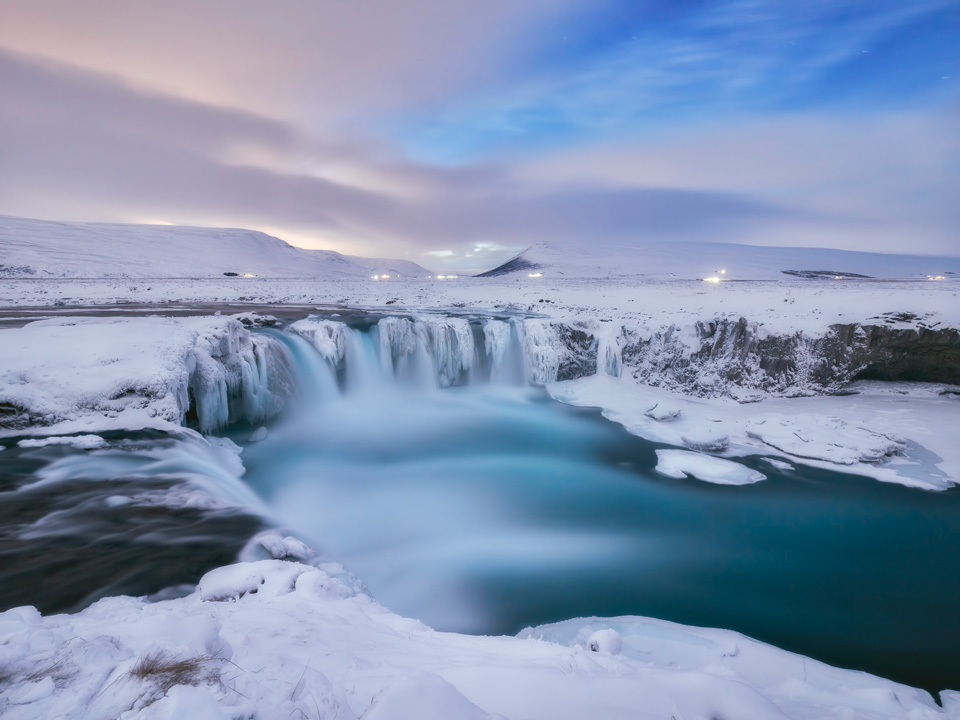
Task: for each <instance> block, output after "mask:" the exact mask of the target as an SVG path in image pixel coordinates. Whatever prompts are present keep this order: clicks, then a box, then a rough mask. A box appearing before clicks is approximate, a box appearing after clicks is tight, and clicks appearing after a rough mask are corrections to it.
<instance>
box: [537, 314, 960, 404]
mask: <svg viewBox="0 0 960 720" xmlns="http://www.w3.org/2000/svg"><path fill="white" fill-rule="evenodd" d="M554 327H555V329H556V331H557V332H558V334H560V337H561V338H562V340H563V345H564V347H565V348H566V350H567V356H565V357H564V358H563V359H562V360H561V363H560V368H561V370H560V372H558V374H557V379H558V380H565V379H570V378H575V377H582V376H584V375H590V374H593V373H594V372H596V339H595V338H593V341H592V342H589V341H588V339H587V337H592V335H591V333H589V332H588V331H584V330H577V329H574V328H570V327H567V326H563V325H559V324H558V325H555V326H554ZM621 352H622V362H623V367H624V372H625V373H630V374H631V375H632V376H633V377H634V378H635V379H637V380H640V381H641V382H644V383H646V384H648V385H653V386H658V387H664V388H667V389H670V390H675V391H679V392H683V393H687V394H694V395H700V396H718V395H729V396H731V397H734V398H737V399H739V400H744V401H745V400H750V399H751V392H753V393H754V394H755V393H756V392H757V391H760V392H763V393H770V394H774V395H780V396H787V397H793V396H801V395H816V394H823V393H827V394H835V393H838V392H841V391H842V388H843V386H844V385H845V384H846V383H848V382H850V381H851V380H855V379H876V380H909V381H922V382H942V383H948V384H960V331H958V330H955V329H951V328H947V329H932V328H922V327H921V328H918V329H906V330H904V329H893V328H889V327H886V326H883V325H862V324H859V323H850V324H838V325H832V326H830V328H829V330H828V331H827V332H826V333H825V334H824V335H822V336H819V337H808V336H807V335H804V334H803V333H794V334H791V335H770V334H767V333H766V332H765V331H764V330H763V328H762V327H760V326H758V325H757V324H756V323H751V322H748V321H747V319H746V318H740V319H738V320H735V321H734V320H725V319H718V320H713V321H710V322H699V323H697V324H696V325H695V326H693V327H692V328H691V327H687V328H681V327H677V326H675V325H671V326H669V327H665V328H662V329H660V330H658V331H656V332H654V333H653V334H651V335H646V336H644V335H642V334H641V333H640V332H639V331H637V330H635V329H631V328H629V327H626V326H625V327H623V328H622V351H621Z"/></svg>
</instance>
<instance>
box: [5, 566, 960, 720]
mask: <svg viewBox="0 0 960 720" xmlns="http://www.w3.org/2000/svg"><path fill="white" fill-rule="evenodd" d="M338 573H339V569H338V568H337V567H336V566H325V565H320V566H312V565H305V564H300V563H294V562H285V561H279V560H263V561H259V562H253V563H240V564H237V565H232V566H228V567H225V568H219V569H217V570H214V571H212V572H210V573H208V574H207V575H206V576H204V578H203V579H202V580H201V582H200V584H199V587H198V589H197V590H196V591H195V592H194V593H193V594H191V595H189V596H187V597H183V598H178V599H173V600H164V601H160V602H156V603H149V602H146V601H145V600H144V599H137V598H128V597H117V598H106V599H104V600H101V601H100V602H98V603H96V604H95V605H93V606H91V607H89V608H88V609H86V610H84V611H82V612H80V613H77V614H74V615H54V616H50V617H41V616H40V615H39V614H38V613H37V612H36V611H35V610H33V609H32V608H15V609H13V610H9V611H7V612H4V613H0V665H2V667H3V668H4V672H5V673H6V675H7V677H8V680H7V682H5V683H4V684H3V685H2V686H0V713H2V714H3V716H4V718H5V719H9V720H26V719H27V718H29V719H30V720H33V718H38V717H58V718H64V719H65V720H74V719H78V718H91V719H92V718H111V717H120V718H123V719H124V720H134V719H135V718H136V719H137V720H143V719H147V718H159V717H203V718H206V717H210V718H236V717H252V716H255V717H257V718H259V719H260V720H281V719H286V718H290V717H312V718H320V719H322V720H333V719H334V718H339V719H341V720H343V719H353V720H357V719H359V718H379V719H380V720H409V718H412V717H424V718H434V717H443V718H478V719H480V718H483V719H485V720H489V719H490V718H527V719H529V720H537V719H540V718H543V719H545V720H546V719H549V720H556V719H557V718H597V717H602V718H605V719H609V720H617V719H618V718H630V719H631V720H647V719H649V720H654V719H657V720H662V718H668V717H670V716H671V715H672V716H673V717H676V718H681V717H682V718H690V719H693V718H714V717H744V718H757V719H760V718H771V719H772V718H778V719H782V718H796V719H798V720H814V719H816V720H828V719H830V718H837V719H844V720H845V719H846V718H854V717H855V718H875V719H877V720H879V719H880V718H884V719H888V718H894V719H895V718H903V719H904V720H906V719H907V718H909V719H910V720H933V719H934V718H950V717H954V718H956V717H957V714H956V713H955V712H954V710H956V709H957V704H956V703H955V702H952V704H951V702H948V703H947V707H948V708H952V709H950V710H949V711H948V710H945V709H941V708H940V707H938V706H937V705H936V704H935V703H934V701H933V699H932V698H931V697H930V696H929V695H928V694H927V693H925V692H923V691H921V690H916V689H913V688H909V687H906V686H904V685H900V684H898V683H894V682H891V681H888V680H884V679H881V678H877V677H875V676H872V675H869V674H866V673H862V672H855V671H849V670H841V669H837V668H832V667H830V666H828V665H824V664H822V663H819V662H817V661H814V660H811V659H809V658H805V657H802V656H799V655H795V654H792V653H789V652H786V651H783V650H779V649H777V648H774V647H771V646H769V645H765V644H763V643H760V642H757V641H755V640H751V639H749V638H747V637H744V636H743V635H740V634H738V633H735V632H731V631H726V630H711V629H702V628H693V627H685V626H682V625H676V624H674V623H669V622H665V621H659V620H651V619H646V618H639V617H617V618H605V619H600V618H578V619H574V620H568V621H565V622H562V623H557V624H554V625H545V626H542V627H537V628H531V629H528V630H526V631H524V632H522V633H520V635H519V636H518V637H473V636H466V635H457V634H452V633H439V632H436V631H434V630H431V629H430V628H428V627H425V626H424V625H422V624H420V623H418V622H416V621H414V620H408V619H405V618H401V617H399V616H397V615H394V614H392V613H390V612H389V611H387V610H385V609H384V608H383V607H381V606H380V605H379V604H377V603H376V602H375V601H374V600H372V599H371V598H370V597H369V596H367V595H365V594H364V593H363V592H361V591H359V590H358V587H357V586H356V585H355V584H352V583H351V582H350V581H349V579H347V578H344V577H342V576H340V575H338ZM345 580H346V581H345ZM254 590H255V591H256V592H254ZM591 644H593V645H595V646H596V647H597V650H596V651H593V650H591V648H590V646H591ZM618 645H619V652H617V646H618ZM158 658H159V659H160V660H161V661H164V662H166V663H167V665H166V666H165V665H164V664H163V662H156V660H157V659H158ZM151 659H153V660H154V661H155V662H154V664H153V670H152V672H147V673H140V674H137V673H135V672H134V670H135V668H137V667H138V664H139V666H140V667H143V666H144V665H147V666H149V662H148V661H149V660H151ZM177 661H189V662H188V668H189V671H188V672H185V673H184V674H182V675H181V676H178V677H177V678H176V679H177V680H179V682H172V681H171V678H173V675H172V673H173V671H172V670H169V669H165V668H168V667H169V665H170V664H171V663H172V662H177ZM952 697H953V696H951V695H949V694H946V695H945V698H946V699H947V700H948V701H952Z"/></svg>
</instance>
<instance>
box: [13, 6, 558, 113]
mask: <svg viewBox="0 0 960 720" xmlns="http://www.w3.org/2000/svg"><path fill="white" fill-rule="evenodd" d="M572 5H573V3H572V2H571V1H569V0H525V1H524V2H514V1H513V0H485V2H466V3H464V2H449V0H405V1H404V2H379V3H369V2H344V1H343V0H284V2H282V3H271V2H263V0H203V1H202V2H197V1H196V0H166V1H165V2H163V3H153V2H146V3H144V2H129V0H86V1H85V2H82V3H78V2H75V0H5V1H4V2H3V3H2V4H0V46H2V47H5V48H6V49H8V50H12V51H17V52H21V53H29V54H33V55H39V56H43V57H46V58H49V59H52V60H56V61H60V62H68V63H72V64H75V65H78V66H81V67H83V68H86V69H88V70H94V71H98V72H106V73H113V72H117V71H122V73H123V74H124V76H125V77H126V78H128V79H129V80H130V81H132V82H135V83H136V84H137V85H139V86H142V87H145V88H152V89H155V90H158V91H161V92H166V93H171V94H176V95H179V96H181V97H184V98H188V99H192V100H195V101H199V102H204V103H212V104H216V105H224V106H229V107H235V108H241V109H245V110H248V111H251V112H256V113H257V114H260V115H265V116H271V117H281V118H286V119H289V120H296V122H297V123H301V124H303V123H309V124H311V125H317V124H322V125H326V124H329V123H336V122H343V121H344V120H345V119H346V120H347V121H349V122H356V121H357V119H358V118H360V117H362V116H363V115H364V114H369V113H377V112H383V111H385V110H387V109H395V108H397V107H400V106H408V105H410V104H416V105H422V104H423V103H426V102H430V101H434V100H436V99H437V98H439V97H443V96H445V95H447V94H449V93H451V92H457V93H459V92H462V91H463V90H464V88H466V87H470V86H477V85H482V84H483V83H485V82H488V81H489V80H490V79H491V78H492V77H496V76H498V75H499V73H501V72H503V71H504V68H505V67H510V66H512V65H513V64H514V63H516V62H517V61H518V60H519V59H520V58H521V56H522V55H523V54H524V53H525V52H526V51H525V50H524V47H528V48H529V47H530V46H532V45H535V44H536V37H535V35H533V34H532V33H531V28H532V27H533V26H537V25H539V24H540V23H542V22H544V21H549V20H550V19H551V18H554V17H557V16H560V15H563V14H564V13H566V12H569V10H570V7H571V6H572Z"/></svg>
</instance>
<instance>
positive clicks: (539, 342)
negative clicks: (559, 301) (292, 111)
mask: <svg viewBox="0 0 960 720" xmlns="http://www.w3.org/2000/svg"><path fill="white" fill-rule="evenodd" d="M517 329H518V330H519V331H520V332H519V335H520V344H521V347H522V349H523V360H524V366H525V368H526V375H527V381H528V382H529V383H531V384H533V385H546V384H547V383H551V382H553V381H554V380H556V379H557V371H558V370H559V368H560V356H561V346H560V339H559V338H558V337H557V334H556V332H554V329H553V326H552V325H551V324H550V323H549V322H548V321H545V320H527V321H525V322H523V323H522V324H519V325H518V326H517Z"/></svg>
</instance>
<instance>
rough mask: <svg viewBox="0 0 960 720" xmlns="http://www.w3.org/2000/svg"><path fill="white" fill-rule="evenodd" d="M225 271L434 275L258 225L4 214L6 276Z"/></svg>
mask: <svg viewBox="0 0 960 720" xmlns="http://www.w3.org/2000/svg"><path fill="white" fill-rule="evenodd" d="M225 273H233V274H235V275H258V276H263V277H301V278H302V277H310V278H315V279H316V278H322V279H330V278H350V277H370V276H371V275H372V274H374V273H376V274H378V275H383V274H387V275H391V276H396V275H397V274H401V275H405V276H413V277H425V276H427V275H430V274H431V273H430V272H429V271H427V270H425V269H424V268H422V267H420V266H419V265H417V264H416V263H413V262H410V261H408V260H382V259H377V258H362V257H355V256H351V255H341V254H340V253H337V252H332V251H330V250H304V249H302V248H297V247H294V246H292V245H289V244H288V243H285V242H284V241H283V240H280V239H279V238H275V237H272V236H270V235H267V234H265V233H262V232H256V231H253V230H241V229H235V228H199V227H181V226H172V225H121V224H113V223H76V222H50V221H48V220H32V219H28V218H16V217H10V216H7V215H0V277H36V278H49V277H86V278H93V277H178V278H206V277H223V276H224V274H225Z"/></svg>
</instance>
